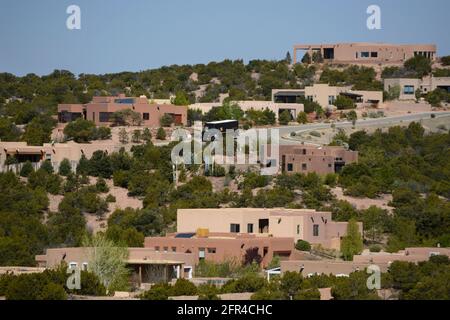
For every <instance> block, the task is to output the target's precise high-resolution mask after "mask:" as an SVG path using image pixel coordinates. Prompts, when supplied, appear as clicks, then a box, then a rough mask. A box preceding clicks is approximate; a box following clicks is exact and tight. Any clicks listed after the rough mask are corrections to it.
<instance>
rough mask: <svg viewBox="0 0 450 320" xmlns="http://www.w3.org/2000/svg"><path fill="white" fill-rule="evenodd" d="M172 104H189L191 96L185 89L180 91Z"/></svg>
mask: <svg viewBox="0 0 450 320" xmlns="http://www.w3.org/2000/svg"><path fill="white" fill-rule="evenodd" d="M172 104H174V105H176V106H188V105H189V104H190V103H189V98H188V96H187V95H186V93H185V92H184V91H178V92H177V93H176V95H175V98H173V99H172Z"/></svg>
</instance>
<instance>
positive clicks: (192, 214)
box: [177, 208, 362, 251]
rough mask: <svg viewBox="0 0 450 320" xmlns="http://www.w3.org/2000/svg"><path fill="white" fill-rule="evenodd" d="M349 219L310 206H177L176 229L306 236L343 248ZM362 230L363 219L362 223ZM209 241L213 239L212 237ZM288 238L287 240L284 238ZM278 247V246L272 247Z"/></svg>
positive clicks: (258, 235)
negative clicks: (339, 217) (209, 207)
mask: <svg viewBox="0 0 450 320" xmlns="http://www.w3.org/2000/svg"><path fill="white" fill-rule="evenodd" d="M347 225H348V223H347V222H335V221H333V220H332V216H331V212H323V211H315V210H311V209H284V208H275V209H265V208H220V209H178V211H177V232H178V233H194V234H195V233H196V230H198V229H207V230H208V232H210V233H222V234H229V233H231V234H235V235H236V236H239V235H242V234H244V235H253V236H255V237H256V238H264V237H266V238H267V237H268V238H273V239H276V238H290V239H292V240H291V242H294V243H295V242H297V240H306V241H308V242H309V243H311V244H313V245H321V246H323V247H325V248H331V249H336V250H339V249H340V243H341V238H342V237H344V236H345V235H346V234H347ZM359 228H360V232H361V234H362V223H359ZM209 241H210V240H209ZM283 241H287V240H283ZM273 251H276V250H273Z"/></svg>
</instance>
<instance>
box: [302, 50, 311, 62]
mask: <svg viewBox="0 0 450 320" xmlns="http://www.w3.org/2000/svg"><path fill="white" fill-rule="evenodd" d="M311 61H312V60H311V56H310V55H309V53H308V52H306V53H305V55H304V56H303V58H302V63H304V64H310V63H311Z"/></svg>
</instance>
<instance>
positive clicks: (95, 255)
mask: <svg viewBox="0 0 450 320" xmlns="http://www.w3.org/2000/svg"><path fill="white" fill-rule="evenodd" d="M83 246H84V247H85V248H86V250H88V253H89V262H88V268H89V271H91V272H93V273H94V274H96V275H97V277H98V278H99V279H100V281H101V282H102V284H103V285H104V286H105V288H107V290H108V291H109V292H114V291H120V290H122V291H123V290H126V288H127V287H128V277H129V271H128V269H127V267H126V260H127V258H128V250H127V248H125V247H120V246H118V245H117V244H115V243H114V242H112V241H111V240H108V239H107V238H106V237H105V236H104V235H101V234H97V235H94V236H92V237H91V238H86V239H85V240H84V242H83Z"/></svg>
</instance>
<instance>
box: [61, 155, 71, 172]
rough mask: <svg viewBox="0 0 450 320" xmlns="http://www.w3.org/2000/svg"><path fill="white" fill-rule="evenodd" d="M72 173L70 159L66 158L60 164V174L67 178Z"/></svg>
mask: <svg viewBox="0 0 450 320" xmlns="http://www.w3.org/2000/svg"><path fill="white" fill-rule="evenodd" d="M71 172H72V165H71V164H70V161H69V159H67V158H64V159H63V160H62V161H61V163H60V164H59V174H60V175H62V176H65V177H67V176H68V175H69V174H70V173H71Z"/></svg>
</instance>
